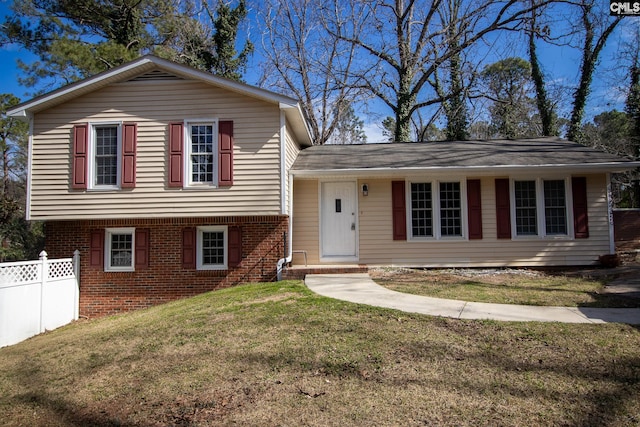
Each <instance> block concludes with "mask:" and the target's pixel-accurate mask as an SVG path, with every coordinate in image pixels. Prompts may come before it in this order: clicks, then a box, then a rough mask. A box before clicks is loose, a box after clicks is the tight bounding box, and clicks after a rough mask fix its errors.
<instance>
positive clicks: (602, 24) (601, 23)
mask: <svg viewBox="0 0 640 427" xmlns="http://www.w3.org/2000/svg"><path fill="white" fill-rule="evenodd" d="M600 3H602V2H596V1H595V0H581V1H580V2H578V3H577V4H575V6H574V7H575V8H577V9H578V10H579V11H580V32H581V33H582V34H583V37H584V40H583V45H582V63H581V65H580V78H579V81H578V86H577V87H576V89H575V92H574V96H573V108H572V111H571V119H570V123H569V132H568V134H567V138H568V139H570V140H572V141H582V139H583V137H582V120H583V119H584V110H585V106H586V104H587V97H588V96H589V91H590V90H591V82H592V80H593V73H594V71H595V68H596V65H597V63H598V58H599V57H600V53H601V52H602V49H603V48H604V46H605V44H606V43H607V39H608V38H609V36H610V35H611V34H612V33H613V30H614V29H615V28H616V26H617V25H618V24H619V23H620V20H621V19H622V17H620V16H617V17H610V16H609V13H608V11H607V10H606V8H603V7H602V5H600ZM602 4H604V3H602Z"/></svg>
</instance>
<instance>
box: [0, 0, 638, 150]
mask: <svg viewBox="0 0 640 427" xmlns="http://www.w3.org/2000/svg"><path fill="white" fill-rule="evenodd" d="M10 3H11V0H0V19H2V20H4V17H5V16H7V15H9V14H10V13H11V12H10V10H9V4H10ZM638 25H640V17H629V18H625V20H624V22H623V25H622V27H620V28H618V29H617V32H616V33H614V35H613V36H612V37H611V38H610V39H609V42H608V44H607V47H606V49H605V51H604V52H603V54H602V56H601V61H600V65H599V67H598V69H597V71H596V74H595V76H594V77H595V78H594V82H593V86H592V92H591V95H590V97H589V102H588V105H587V117H588V118H591V117H593V116H594V115H597V114H598V113H600V112H602V111H606V110H610V109H613V108H617V109H622V108H624V97H623V95H622V93H623V89H624V88H625V87H626V85H627V84H628V80H626V75H625V74H624V73H625V69H624V67H621V66H620V63H619V61H620V57H619V50H620V47H621V46H623V45H624V44H625V42H629V41H630V40H631V37H632V34H633V33H634V32H633V31H632V28H633V27H634V26H638ZM635 42H636V43H640V41H638V40H635ZM500 43H501V42H500V40H498V42H497V45H498V49H496V50H501V48H502V45H501V44H500ZM494 48H495V46H494V47H492V49H494ZM524 48H525V46H524V44H520V47H515V48H514V47H513V44H511V45H510V47H509V48H508V50H509V53H508V54H509V55H510V56H516V55H519V56H522V57H526V52H525V51H518V49H524ZM505 49H507V48H505ZM539 54H540V58H541V62H542V63H543V67H544V72H545V73H546V75H547V76H548V78H549V79H550V80H551V81H553V83H554V85H555V86H558V87H560V88H564V91H565V94H569V93H570V91H571V87H572V86H573V85H574V84H575V82H576V81H577V79H578V70H579V65H580V64H579V61H580V59H579V56H578V52H577V50H575V49H571V48H568V47H550V46H548V45H540V52H539ZM19 58H20V59H22V60H23V61H26V62H30V61H32V60H34V59H35V57H34V56H33V55H31V54H30V53H29V52H25V51H24V50H22V49H20V48H19V47H17V46H15V45H12V46H4V47H2V48H0V64H2V66H0V93H13V94H14V95H16V96H18V97H19V98H21V99H22V100H23V101H24V100H27V99H28V98H29V95H28V94H29V93H32V92H33V91H32V90H31V89H30V88H25V87H23V86H20V85H19V84H18V77H19V75H20V69H19V68H18V67H17V64H16V60H17V59H19ZM257 60H258V58H255V57H254V58H253V61H251V65H250V66H251V67H252V68H253V70H249V72H248V75H247V76H246V81H247V82H248V83H250V84H253V83H255V82H256V80H257V77H255V76H257V74H258V73H259V70H258V67H259V64H258V63H257ZM564 98H565V99H569V97H568V96H567V95H565V97H564ZM569 107H570V105H565V106H564V109H565V110H567V109H568V108H569ZM374 108H375V107H374ZM378 110H379V114H378V116H377V117H369V118H367V117H363V119H364V121H365V128H366V129H365V130H366V133H367V136H368V140H369V141H370V142H379V141H380V140H381V139H382V135H381V127H380V121H381V120H382V118H384V117H385V116H387V115H391V112H390V111H385V109H384V107H382V106H380V108H379V109H378ZM564 113H565V114H568V112H567V111H564Z"/></svg>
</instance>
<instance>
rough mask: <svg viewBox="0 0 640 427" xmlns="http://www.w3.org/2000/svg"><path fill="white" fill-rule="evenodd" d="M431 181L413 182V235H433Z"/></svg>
mask: <svg viewBox="0 0 640 427" xmlns="http://www.w3.org/2000/svg"><path fill="white" fill-rule="evenodd" d="M431 202H432V195H431V183H428V182H422V183H412V184H411V229H412V233H413V236H420V237H425V236H433V210H432V209H433V208H432V205H431Z"/></svg>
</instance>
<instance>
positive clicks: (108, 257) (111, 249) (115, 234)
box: [104, 228, 136, 271]
mask: <svg viewBox="0 0 640 427" xmlns="http://www.w3.org/2000/svg"><path fill="white" fill-rule="evenodd" d="M135 231H136V230H135V228H107V229H106V230H105V239H104V241H105V251H104V254H105V260H104V265H105V271H134V269H135V259H134V257H135V250H134V248H135V247H136V246H135V238H136V237H135V236H136V233H135Z"/></svg>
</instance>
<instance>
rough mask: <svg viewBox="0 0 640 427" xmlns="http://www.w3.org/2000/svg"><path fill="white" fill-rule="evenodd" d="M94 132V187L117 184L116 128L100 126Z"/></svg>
mask: <svg viewBox="0 0 640 427" xmlns="http://www.w3.org/2000/svg"><path fill="white" fill-rule="evenodd" d="M94 131H95V138H96V141H95V147H96V153H95V169H96V170H95V185H117V184H118V127H117V126H102V127H96V128H94Z"/></svg>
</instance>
